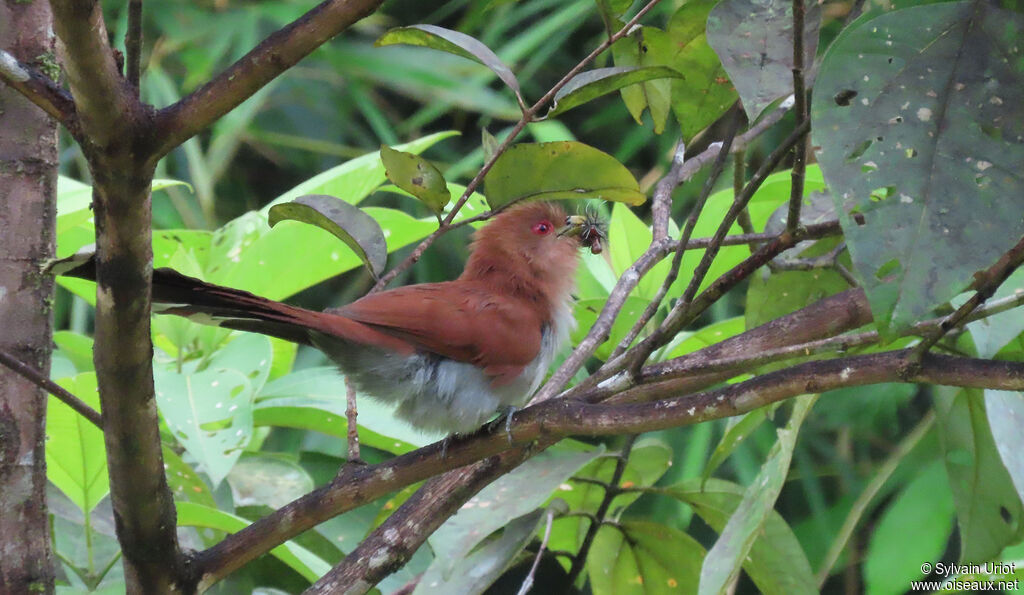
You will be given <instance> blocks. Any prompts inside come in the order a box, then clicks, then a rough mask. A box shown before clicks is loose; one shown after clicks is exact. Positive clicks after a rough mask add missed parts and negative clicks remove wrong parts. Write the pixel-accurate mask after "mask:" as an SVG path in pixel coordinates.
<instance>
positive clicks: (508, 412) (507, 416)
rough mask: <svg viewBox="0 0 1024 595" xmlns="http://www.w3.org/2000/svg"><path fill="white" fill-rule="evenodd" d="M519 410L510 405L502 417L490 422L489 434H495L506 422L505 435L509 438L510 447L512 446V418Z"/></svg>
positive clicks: (488, 425)
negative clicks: (502, 423)
mask: <svg viewBox="0 0 1024 595" xmlns="http://www.w3.org/2000/svg"><path fill="white" fill-rule="evenodd" d="M517 410H518V409H517V408H516V407H513V406H512V405H509V406H508V407H506V408H505V409H504V410H503V411H502V413H501V415H499V416H498V417H496V418H494V419H493V420H491V421H490V422H488V423H487V426H486V428H487V431H488V432H493V431H494V430H495V429H496V428H498V427H500V425H501V422H503V421H504V422H505V435H506V436H507V437H508V444H509V446H511V445H512V416H513V415H515V413H516V411H517Z"/></svg>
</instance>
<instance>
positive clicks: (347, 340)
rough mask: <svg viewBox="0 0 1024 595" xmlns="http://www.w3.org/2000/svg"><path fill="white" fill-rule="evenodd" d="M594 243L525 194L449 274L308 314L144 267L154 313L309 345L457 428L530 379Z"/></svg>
mask: <svg viewBox="0 0 1024 595" xmlns="http://www.w3.org/2000/svg"><path fill="white" fill-rule="evenodd" d="M603 240H604V233H603V229H602V228H601V224H600V223H599V222H598V221H597V220H596V219H595V218H594V217H593V216H592V215H588V216H579V215H574V216H571V217H566V214H565V212H564V211H563V210H562V209H561V207H559V206H557V205H554V204H550V203H542V202H534V203H526V204H521V205H517V206H514V207H511V208H509V209H508V210H506V211H503V212H501V213H500V214H498V215H497V216H496V217H495V218H494V219H493V220H491V221H490V222H489V223H488V224H487V225H485V226H484V227H482V228H480V229H479V230H478V231H476V233H475V234H474V237H473V242H472V244H471V246H470V255H469V260H468V261H467V262H466V267H465V269H464V270H463V272H462V274H461V275H459V277H458V279H456V280H454V281H446V282H442V283H422V284H418V285H410V286H406V287H399V288H396V289H390V290H386V291H381V292H378V293H372V294H369V295H367V296H365V297H363V298H360V299H358V300H356V301H354V302H352V303H350V304H348V305H346V306H342V307H340V308H333V309H328V310H326V311H324V312H316V311H313V310H306V309H303V308H298V307H295V306H290V305H288V304H283V303H280V302H275V301H272V300H268V299H266V298H262V297H259V296H256V295H253V294H251V293H248V292H245V291H241V290H238V289H231V288H228V287H221V286H217V285H213V284H210V283H205V282H203V281H200V280H198V279H195V278H192V277H187V276H185V275H182V274H180V273H178V272H176V271H174V270H172V269H166V268H162V269H156V270H155V271H154V273H153V301H154V311H156V312H160V313H165V314H177V315H180V316H186V317H190V318H193V319H194V320H196V321H198V322H204V323H209V324H217V325H219V326H224V327H228V328H233V329H239V330H245V331H253V332H258V333H262V334H266V335H271V336H275V337H280V338H284V339H287V340H291V341H295V342H299V343H305V344H311V345H313V346H315V347H317V348H319V349H320V350H321V351H323V352H324V353H325V354H327V356H328V357H329V358H330V359H331V360H332V361H333V362H334V363H335V364H336V365H337V366H338V368H340V369H341V372H342V373H343V374H344V375H345V376H346V378H348V379H349V380H350V381H351V382H353V383H354V384H355V386H356V388H357V389H358V390H359V391H360V392H361V393H363V394H366V395H369V396H371V397H375V398H377V399H379V400H382V401H385V402H389V403H394V404H397V406H398V407H397V409H396V415H397V416H398V417H399V418H401V419H404V420H405V421H407V422H409V423H410V424H411V425H413V426H414V427H417V428H421V429H425V430H435V431H442V432H446V433H466V432H470V431H472V430H475V429H476V428H478V427H479V426H480V425H481V424H483V423H484V422H486V421H488V420H489V419H490V418H492V417H493V416H494V414H495V413H497V412H501V411H504V410H511V409H513V408H515V407H517V406H521V405H523V404H524V402H525V401H526V400H527V399H528V398H529V397H530V396H531V395H532V393H533V392H534V391H535V390H536V389H537V387H538V386H539V385H540V382H541V381H542V380H543V379H544V376H545V375H546V374H547V371H548V368H549V366H550V365H551V362H552V360H553V358H554V356H555V354H556V353H557V352H558V351H559V350H560V349H561V348H562V347H564V346H565V344H566V341H567V339H568V336H569V331H570V329H571V327H572V326H573V324H574V318H573V315H572V312H571V310H570V300H571V292H572V290H573V282H574V278H575V273H576V268H577V265H578V263H579V248H581V247H586V248H589V249H590V250H591V251H593V252H595V253H597V252H600V251H601V249H602V245H601V243H602V241H603ZM91 268H94V267H91ZM65 274H71V275H76V276H84V277H90V276H93V275H94V273H93V272H91V271H90V272H83V270H82V269H75V270H72V271H70V272H68V273H65ZM159 304H163V306H160V305H159Z"/></svg>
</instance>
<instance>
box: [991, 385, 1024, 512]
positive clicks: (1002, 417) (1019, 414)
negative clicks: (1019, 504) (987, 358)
mask: <svg viewBox="0 0 1024 595" xmlns="http://www.w3.org/2000/svg"><path fill="white" fill-rule="evenodd" d="M985 411H986V413H987V414H988V424H989V427H990V428H991V430H992V439H993V440H994V441H995V444H996V450H998V451H999V456H1000V458H1002V460H1003V465H1004V466H1006V471H1007V472H1008V473H1009V474H1010V479H1011V480H1012V481H1013V485H1014V487H1016V488H1017V496H1019V497H1020V498H1021V500H1024V435H1022V434H1021V431H1020V428H1021V423H1022V420H1024V394H1021V393H1019V392H1011V391H1002V390H986V391H985Z"/></svg>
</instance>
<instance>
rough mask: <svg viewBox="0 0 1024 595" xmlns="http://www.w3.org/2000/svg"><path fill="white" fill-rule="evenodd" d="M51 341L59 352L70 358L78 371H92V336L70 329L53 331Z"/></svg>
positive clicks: (93, 368)
mask: <svg viewBox="0 0 1024 595" xmlns="http://www.w3.org/2000/svg"><path fill="white" fill-rule="evenodd" d="M53 342H54V343H56V344H57V349H58V350H59V351H60V353H61V354H62V355H63V356H64V357H66V358H68V359H69V360H71V363H72V364H74V366H75V369H76V370H77V371H78V372H92V371H93V370H95V369H96V368H95V367H94V366H93V361H92V338H91V337H87V336H85V335H80V334H78V333H75V332H72V331H57V332H55V333H53Z"/></svg>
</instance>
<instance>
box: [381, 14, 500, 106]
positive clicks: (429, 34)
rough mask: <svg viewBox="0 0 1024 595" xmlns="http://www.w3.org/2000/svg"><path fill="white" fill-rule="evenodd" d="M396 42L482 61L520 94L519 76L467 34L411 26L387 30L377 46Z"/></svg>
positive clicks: (429, 27)
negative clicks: (517, 77)
mask: <svg viewBox="0 0 1024 595" xmlns="http://www.w3.org/2000/svg"><path fill="white" fill-rule="evenodd" d="M396 43H404V44H408V45H418V46H423V47H428V48H433V49H435V50H441V51H442V52H448V53H449V54H455V55H457V56H462V57H463V58H468V59H470V60H473V61H475V62H479V63H480V64H483V65H484V66H486V67H487V68H490V69H491V71H493V72H494V74H496V75H498V78H500V79H501V80H502V82H504V83H505V84H506V85H508V86H509V87H510V88H511V89H512V90H513V91H515V92H516V95H519V81H518V80H516V75H514V74H512V71H511V70H510V69H509V67H508V66H505V63H504V62H502V61H501V58H498V56H497V55H496V54H495V53H494V52H492V51H491V49H490V48H489V47H487V46H486V45H484V44H482V43H480V41H479V40H478V39H475V38H473V37H470V36H469V35H466V34H465V33H460V32H458V31H452V30H451V29H445V28H443V27H437V26H435V25H412V26H411V27H398V28H395V29H392V30H390V31H388V32H387V33H385V34H384V35H382V36H380V38H379V39H377V41H376V42H375V43H374V45H376V46H385V45H393V44H396Z"/></svg>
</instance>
